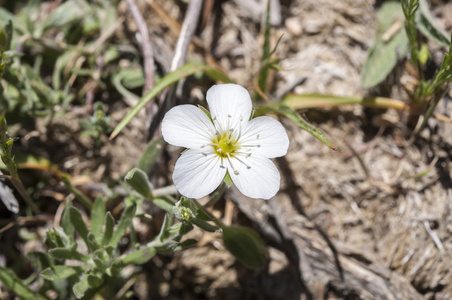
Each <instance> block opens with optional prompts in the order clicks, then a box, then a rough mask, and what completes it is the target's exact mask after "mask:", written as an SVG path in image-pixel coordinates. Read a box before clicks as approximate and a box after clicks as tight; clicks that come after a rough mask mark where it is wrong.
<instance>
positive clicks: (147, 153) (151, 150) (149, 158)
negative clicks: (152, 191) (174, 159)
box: [137, 137, 165, 174]
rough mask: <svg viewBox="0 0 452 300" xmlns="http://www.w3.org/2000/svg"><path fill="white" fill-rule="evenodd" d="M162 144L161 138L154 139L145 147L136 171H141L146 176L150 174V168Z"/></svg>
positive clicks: (157, 156)
mask: <svg viewBox="0 0 452 300" xmlns="http://www.w3.org/2000/svg"><path fill="white" fill-rule="evenodd" d="M164 142H165V141H164V140H163V138H162V137H155V138H153V139H152V140H151V141H150V142H149V143H148V144H147V145H146V148H145V149H144V152H143V155H141V157H140V160H139V161H138V166H137V167H138V169H140V170H143V172H144V173H146V174H150V173H151V171H152V168H153V167H154V165H155V162H156V161H157V159H158V158H159V155H160V152H161V151H162V148H163V143H164Z"/></svg>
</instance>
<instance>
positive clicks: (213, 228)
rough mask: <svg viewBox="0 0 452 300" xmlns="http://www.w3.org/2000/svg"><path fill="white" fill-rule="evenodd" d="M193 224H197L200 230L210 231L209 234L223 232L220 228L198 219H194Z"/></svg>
mask: <svg viewBox="0 0 452 300" xmlns="http://www.w3.org/2000/svg"><path fill="white" fill-rule="evenodd" d="M191 222H192V223H193V224H195V225H196V226H198V227H199V228H201V229H204V230H205V231H208V232H216V233H221V232H222V230H221V228H220V227H218V226H215V225H212V224H209V223H207V222H206V221H204V220H201V219H198V218H195V219H192V220H191Z"/></svg>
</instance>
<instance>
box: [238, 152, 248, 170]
mask: <svg viewBox="0 0 452 300" xmlns="http://www.w3.org/2000/svg"><path fill="white" fill-rule="evenodd" d="M250 155H251V154H250ZM247 157H248V156H247ZM236 158H237V160H238V161H239V162H241V163H242V164H244V165H245V166H246V168H247V169H251V166H248V165H247V164H246V163H244V162H243V161H242V160H241V159H240V158H238V157H236Z"/></svg>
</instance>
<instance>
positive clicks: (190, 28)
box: [149, 0, 202, 137]
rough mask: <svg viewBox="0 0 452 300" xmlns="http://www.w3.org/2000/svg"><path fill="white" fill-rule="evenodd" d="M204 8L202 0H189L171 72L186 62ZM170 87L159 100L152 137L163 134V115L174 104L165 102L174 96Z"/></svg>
mask: <svg viewBox="0 0 452 300" xmlns="http://www.w3.org/2000/svg"><path fill="white" fill-rule="evenodd" d="M201 8H202V0H192V1H190V2H189V4H188V7H187V13H186V15H185V19H184V23H183V24H182V29H181V31H180V35H179V38H178V39H177V44H176V49H175V50H174V56H173V60H172V61H171V66H170V72H173V71H175V70H176V69H177V68H179V67H181V66H182V65H183V64H184V62H185V57H186V56H187V51H188V47H189V46H190V43H191V40H192V38H193V36H194V34H195V30H196V26H197V25H198V19H199V15H200V12H201ZM168 92H169V89H168V88H167V89H165V90H164V91H163V92H162V95H161V96H160V100H159V111H158V112H157V116H156V118H155V120H156V122H158V123H157V125H158V126H159V128H158V130H156V132H153V128H155V127H157V126H155V122H153V123H152V124H151V126H150V132H149V133H150V134H149V136H150V137H152V136H153V137H157V136H161V135H162V132H161V130H160V125H159V124H160V122H161V120H162V119H163V115H164V114H165V113H166V110H167V109H169V108H171V107H172V106H173V103H165V102H167V101H169V100H167V99H170V98H172V97H167V96H168Z"/></svg>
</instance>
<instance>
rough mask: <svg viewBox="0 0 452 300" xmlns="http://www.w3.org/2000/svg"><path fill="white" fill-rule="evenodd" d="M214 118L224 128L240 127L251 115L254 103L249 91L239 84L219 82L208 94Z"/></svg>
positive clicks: (208, 101)
mask: <svg viewBox="0 0 452 300" xmlns="http://www.w3.org/2000/svg"><path fill="white" fill-rule="evenodd" d="M206 100H207V103H208V104H209V108H210V113H211V115H212V118H215V117H216V119H217V120H218V123H219V124H220V126H221V128H222V129H223V130H227V129H231V128H238V127H239V126H240V125H239V123H241V124H246V123H247V122H248V120H249V119H250V116H251V110H252V108H253V105H252V103H251V98H250V94H249V93H248V91H247V90H246V89H245V88H243V87H241V86H240V85H237V84H232V83H228V84H218V85H214V86H212V87H211V88H210V89H209V90H208V91H207V94H206Z"/></svg>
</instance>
